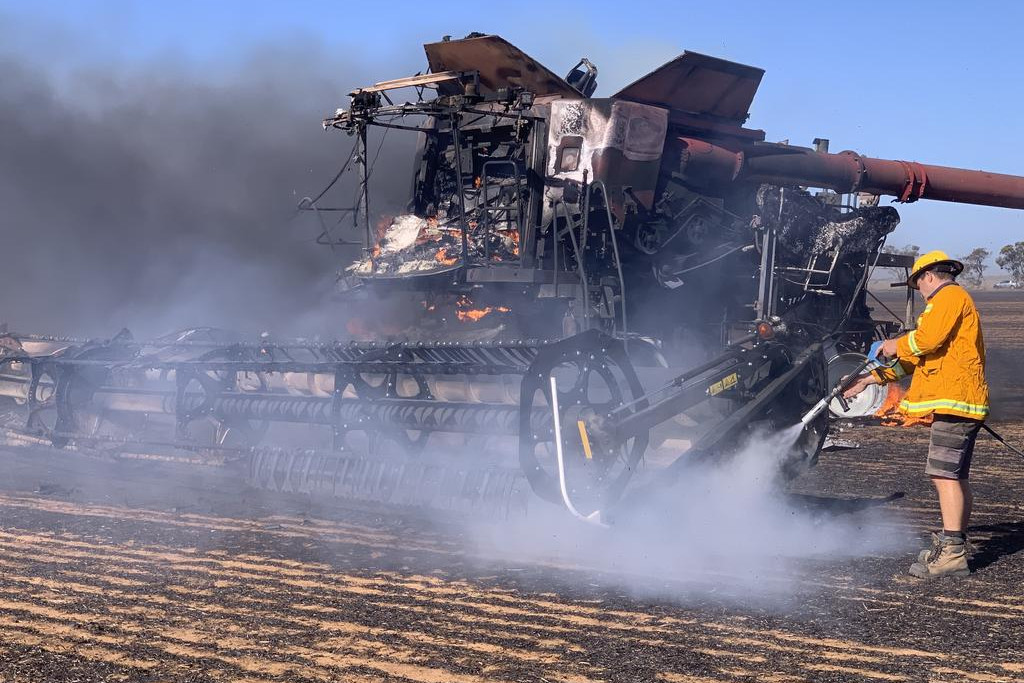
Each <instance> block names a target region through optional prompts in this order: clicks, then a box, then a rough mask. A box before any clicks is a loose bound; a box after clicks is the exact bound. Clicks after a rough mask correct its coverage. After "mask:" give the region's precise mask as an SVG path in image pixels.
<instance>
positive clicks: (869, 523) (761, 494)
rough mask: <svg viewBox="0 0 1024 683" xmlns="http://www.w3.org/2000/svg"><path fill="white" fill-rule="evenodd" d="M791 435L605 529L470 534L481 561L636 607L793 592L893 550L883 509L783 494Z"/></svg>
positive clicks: (897, 542) (541, 525)
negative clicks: (817, 573)
mask: <svg viewBox="0 0 1024 683" xmlns="http://www.w3.org/2000/svg"><path fill="white" fill-rule="evenodd" d="M799 433H800V426H799V425H797V426H795V427H793V428H791V429H788V430H785V431H783V432H780V433H778V434H764V433H758V434H754V435H753V436H752V437H751V438H750V440H749V441H748V442H747V443H746V445H745V446H744V447H743V448H741V449H740V450H739V452H737V453H736V454H735V455H732V456H730V457H727V458H723V459H719V460H712V461H709V462H706V463H703V464H699V465H694V466H693V467H691V468H690V469H689V470H688V471H687V472H685V473H684V474H683V476H682V477H681V478H680V479H679V482H678V483H677V484H676V485H674V486H672V487H671V488H667V489H665V490H664V491H662V492H661V493H660V494H659V495H657V496H655V497H653V498H652V499H649V500H647V501H645V502H644V503H643V504H642V505H640V506H634V507H633V508H632V509H631V510H628V511H622V512H620V514H619V515H618V516H617V519H616V520H615V521H614V523H613V525H612V526H611V527H610V528H607V529H602V528H599V527H596V526H592V525H588V524H585V523H583V522H578V521H576V520H575V519H573V518H571V517H570V516H569V515H568V513H567V512H566V511H565V510H563V509H559V508H556V507H554V506H543V504H538V505H536V506H534V509H532V510H531V514H530V515H529V516H528V518H527V519H525V520H521V521H519V522H516V523H514V524H512V525H500V526H497V527H488V528H484V527H478V530H477V531H478V535H477V536H476V540H477V542H478V543H479V550H480V552H481V553H482V554H483V555H484V556H486V557H489V558H493V559H497V560H499V561H500V562H501V563H503V564H505V563H509V562H512V563H516V564H519V563H522V564H539V565H550V566H557V567H560V568H570V569H576V570H580V571H583V572H585V573H588V574H590V573H592V574H595V575H598V576H599V577H600V578H598V579H597V580H598V581H599V582H600V583H601V584H605V585H607V586H609V587H613V588H620V589H626V590H627V591H629V592H632V593H635V594H638V595H641V596H643V595H654V594H657V596H658V597H659V598H665V597H668V598H672V597H685V596H690V597H692V596H700V595H707V594H711V593H713V594H715V595H716V596H717V597H721V596H730V597H731V598H732V599H736V600H743V601H749V600H751V599H780V598H786V597H789V596H792V595H795V594H796V593H798V592H803V591H804V590H806V589H808V588H809V587H810V586H811V584H812V582H813V577H810V576H808V574H809V573H810V572H811V571H813V569H814V568H815V567H818V566H820V564H821V563H822V562H826V563H828V562H837V561H843V560H849V559H851V558H856V557H866V556H871V555H876V554H878V553H882V552H888V551H893V550H896V549H897V548H899V547H900V546H902V545H903V544H904V543H905V540H904V539H902V538H899V537H895V536H894V535H893V534H891V533H882V532H881V531H880V525H881V524H882V523H883V522H884V521H886V520H887V519H888V518H890V517H892V516H893V515H894V514H895V513H893V512H892V511H891V510H886V509H884V508H879V507H869V508H867V509H862V510H861V511H860V512H856V513H849V514H843V515H840V514H837V513H834V512H828V511H815V510H813V509H809V508H808V506H806V505H801V504H798V503H797V502H796V499H794V498H792V497H790V496H788V495H787V494H786V493H785V491H784V489H783V486H782V483H781V482H780V481H779V478H778V472H779V468H780V463H781V461H782V459H783V458H784V457H785V454H786V453H787V451H788V449H789V448H790V447H791V446H792V444H793V443H794V441H795V440H796V438H797V437H798V436H799ZM805 578H808V579H810V581H805V580H804V579H805Z"/></svg>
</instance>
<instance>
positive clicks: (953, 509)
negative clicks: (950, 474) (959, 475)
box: [931, 477, 974, 532]
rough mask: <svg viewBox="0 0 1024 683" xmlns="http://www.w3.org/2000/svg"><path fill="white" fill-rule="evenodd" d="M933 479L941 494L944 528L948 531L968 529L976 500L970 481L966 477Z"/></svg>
mask: <svg viewBox="0 0 1024 683" xmlns="http://www.w3.org/2000/svg"><path fill="white" fill-rule="evenodd" d="M931 479H932V483H933V484H935V490H936V492H938V494H939V508H940V509H941V510H942V528H943V529H944V530H946V531H960V532H963V531H966V530H967V523H968V522H969V521H970V519H971V505H972V504H973V502H974V497H973V495H972V494H971V485H970V483H969V482H968V481H967V480H966V479H945V478H943V477H932V478H931Z"/></svg>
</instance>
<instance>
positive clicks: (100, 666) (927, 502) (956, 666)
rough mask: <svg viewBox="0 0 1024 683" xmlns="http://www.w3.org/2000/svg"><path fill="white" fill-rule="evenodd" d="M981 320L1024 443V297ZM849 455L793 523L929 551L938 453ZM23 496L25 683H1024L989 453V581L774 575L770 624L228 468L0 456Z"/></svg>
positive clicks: (14, 585) (1022, 535)
mask: <svg viewBox="0 0 1024 683" xmlns="http://www.w3.org/2000/svg"><path fill="white" fill-rule="evenodd" d="M978 299H979V303H980V304H981V307H982V313H983V316H984V318H985V324H986V333H987V336H988V340H989V345H990V348H991V349H992V353H991V354H990V356H991V364H990V368H991V372H990V374H991V375H992V381H993V385H994V395H995V396H996V409H997V413H996V421H995V422H994V424H995V426H996V428H997V429H999V430H1000V431H1002V432H1004V434H1005V435H1006V436H1007V437H1008V438H1011V439H1012V440H1015V441H1017V442H1024V425H1022V423H1021V417H1022V411H1021V406H1020V403H1019V400H1020V399H1019V389H1017V386H1018V385H1019V380H1020V379H1021V377H1022V374H1021V372H1020V370H1019V369H1018V368H1019V365H1018V362H1017V361H1018V355H1017V354H1018V353H1019V352H1021V351H1024V342H1022V341H1021V339H1020V337H1021V334H1020V330H1021V324H1020V321H1021V320H1024V296H1021V295H1020V294H1017V293H1015V292H1011V293H1002V292H999V293H992V294H988V295H984V294H983V295H980V296H978ZM844 436H846V437H848V438H850V439H853V440H855V441H857V442H859V443H860V444H861V448H859V449H856V450H849V451H842V452H835V453H828V454H823V456H822V458H821V462H820V464H819V466H818V467H817V468H816V469H815V470H813V471H811V472H810V473H808V474H806V475H804V476H803V477H801V478H800V479H798V480H797V481H796V482H795V483H794V485H793V487H792V492H791V494H792V496H793V500H794V501H795V502H796V503H797V504H798V505H804V506H807V507H808V508H809V509H811V510H813V511H814V512H815V513H816V514H821V515H843V514H846V513H848V512H849V509H850V508H853V507H858V506H862V505H878V504H879V502H880V501H881V500H882V499H885V498H886V497H889V496H893V495H894V494H900V493H902V494H903V495H902V497H899V498H898V499H896V500H893V501H891V502H888V503H885V504H884V506H882V509H884V510H885V512H886V514H885V515H883V516H880V517H872V518H871V519H872V520H873V521H872V525H871V526H868V527H866V528H865V530H864V532H865V533H870V534H888V535H892V536H893V537H898V538H900V539H906V540H909V541H912V542H914V543H923V542H924V540H925V538H926V536H927V533H928V531H930V530H932V529H934V528H935V525H936V524H937V507H936V504H935V502H934V499H933V494H932V491H931V489H930V484H929V483H928V481H927V480H926V479H925V477H924V476H923V474H922V469H923V459H924V451H925V448H926V444H927V431H926V430H925V429H920V428H918V429H902V428H884V427H875V426H872V427H853V428H850V429H849V430H848V431H846V432H844ZM0 472H2V477H3V478H2V480H0V511H2V517H0V570H2V573H0V680H2V681H119V680H120V681H154V682H156V681H162V682H163V681H166V682H171V681H174V682H184V681H225V680H239V681H240V680H247V681H335V680H339V681H364V680H366V681H378V680H384V681H420V682H423V683H442V682H447V681H461V682H463V683H469V682H479V681H566V682H573V683H581V682H583V681H588V680H593V681H599V680H600V681H652V680H660V681H669V682H672V681H676V682H688V683H703V682H708V681H723V682H725V681H777V682H780V683H782V682H790V681H793V682H796V681H864V680H882V681H950V682H952V681H1013V680H1024V646H1022V645H1021V643H1022V641H1024V592H1022V591H1021V586H1022V585H1024V553H1022V552H1021V550H1022V549H1024V498H1022V497H1021V490H1022V488H1024V487H1022V484H1024V460H1021V459H1020V458H1018V457H1017V456H1015V455H1012V454H1010V453H1008V452H1006V451H1004V450H1002V449H1001V448H999V447H998V445H997V444H995V443H994V442H993V441H991V440H989V439H984V438H983V439H982V440H980V441H979V444H978V449H977V456H976V463H975V468H974V475H973V479H974V483H975V487H976V491H977V499H978V503H977V509H976V514H975V519H974V524H973V527H972V529H971V530H970V531H971V537H972V540H973V542H974V543H975V545H976V551H975V554H974V558H973V567H974V573H973V574H972V576H971V577H969V578H967V579H963V580H959V581H953V580H949V581H941V582H933V583H922V582H918V581H916V580H914V579H912V578H910V577H908V576H907V575H906V568H907V565H908V563H909V561H910V559H911V558H909V557H908V555H907V552H905V551H904V550H893V551H891V552H884V553H879V554H877V555H869V556H866V557H858V558H857V559H853V560H828V561H826V560H805V561H802V562H801V563H800V564H799V565H798V566H796V567H792V566H790V565H780V567H779V570H778V571H777V572H773V571H772V570H771V569H770V568H769V569H768V570H766V571H765V572H764V576H763V577H761V578H760V579H759V580H761V581H763V583H764V585H765V586H770V585H772V584H781V585H785V586H786V591H785V593H784V594H782V595H781V596H776V597H774V598H772V599H769V600H765V599H757V600H754V599H753V598H748V597H747V595H746V592H747V591H749V592H750V593H751V595H753V594H756V593H758V591H750V589H749V586H732V585H730V583H729V582H728V581H726V580H725V579H724V578H723V577H717V576H714V575H711V576H706V577H702V578H700V577H697V578H695V577H693V576H685V577H683V576H681V577H675V578H673V577H669V578H666V577H664V576H659V577H637V576H634V577H629V580H628V581H626V580H624V578H623V577H621V576H615V575H612V574H609V573H607V572H601V571H597V570H595V568H594V567H590V566H587V565H586V563H585V562H578V563H571V562H566V561H564V560H560V561H557V562H556V561H547V560H545V559H544V557H540V556H538V557H535V558H532V559H530V560H526V559H521V560H517V559H516V558H515V557H512V558H509V557H504V558H502V559H500V560H499V559H496V558H495V557H493V556H487V555H483V554H481V553H480V552H479V548H478V546H477V544H476V543H475V542H474V540H473V538H472V536H471V535H470V534H469V532H468V530H467V526H466V524H465V522H464V521H463V520H459V519H458V518H444V519H434V520H426V519H423V518H421V517H419V516H417V515H413V514H410V513H408V512H403V511H396V510H379V509H373V508H367V507H354V506H350V507H345V508H342V507H338V506H336V505H332V506H328V505H324V504H320V503H316V504H314V503H311V502H310V501H308V500H304V499H302V498H283V497H278V496H270V495H269V494H264V493H261V492H258V491H252V490H249V489H247V488H246V487H245V486H244V485H242V484H241V483H240V481H239V478H238V477H237V476H235V475H234V473H232V472H230V471H228V470H224V469H214V468H209V469H196V468H188V467H184V466H180V465H174V466H170V465H162V464H156V463H143V462H128V463H125V462H106V461H102V460H97V459H91V458H86V457H84V456H81V455H75V454H67V453H60V452H54V451H48V450H41V449H37V450H3V451H0ZM494 528H495V529H496V532H495V533H496V534H498V535H499V537H500V533H501V527H500V526H496V527H494ZM897 546H899V544H897ZM695 551H696V552H699V548H698V549H695ZM726 573H727V572H726ZM697 584H699V589H695V588H694V586H695V585H697ZM625 586H628V589H627V588H625ZM716 588H717V589H716Z"/></svg>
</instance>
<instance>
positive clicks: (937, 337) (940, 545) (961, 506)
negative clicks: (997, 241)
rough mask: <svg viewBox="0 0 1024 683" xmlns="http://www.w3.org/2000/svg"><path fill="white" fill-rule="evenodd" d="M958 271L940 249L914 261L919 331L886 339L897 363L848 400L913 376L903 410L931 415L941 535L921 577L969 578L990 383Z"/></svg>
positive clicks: (862, 381)
mask: <svg viewBox="0 0 1024 683" xmlns="http://www.w3.org/2000/svg"><path fill="white" fill-rule="evenodd" d="M963 269H964V266H963V264H962V263H960V262H959V261H955V260H953V259H951V258H949V257H948V256H947V255H946V254H945V253H944V252H941V251H931V252H928V253H927V254H924V255H923V256H921V257H920V258H918V259H917V260H916V261H915V262H914V267H913V270H912V271H911V274H910V278H908V280H907V283H906V284H907V286H908V287H912V288H914V289H917V290H919V291H920V292H921V295H922V296H923V297H924V299H925V301H926V302H927V303H926V305H925V308H924V311H923V312H922V313H921V315H920V316H919V317H918V319H917V328H916V329H914V330H912V331H911V332H909V333H907V334H905V335H903V336H901V337H899V338H897V339H889V340H886V341H885V342H884V343H883V344H882V348H881V354H880V355H882V356H884V357H886V358H894V359H896V362H895V363H893V364H892V366H891V367H880V368H877V369H875V370H872V371H871V372H870V373H868V374H865V375H861V376H860V377H859V378H857V380H856V382H855V383H854V384H853V385H852V386H851V387H850V388H849V389H848V390H847V391H846V394H845V395H846V396H847V397H853V396H856V395H857V394H859V393H860V392H861V391H863V390H864V389H865V388H866V387H867V386H868V385H871V384H885V383H886V382H893V381H897V380H899V379H900V378H902V377H905V376H906V375H912V377H911V381H910V389H909V390H908V391H907V394H906V396H905V397H904V399H903V400H902V401H901V402H900V410H901V411H902V412H904V413H905V414H907V415H913V416H923V415H932V416H933V421H932V426H931V439H930V443H929V446H928V464H927V466H926V467H925V473H926V474H928V476H929V477H931V480H932V483H933V484H934V485H935V490H936V492H937V493H938V497H939V508H940V509H941V511H942V532H941V533H938V534H932V547H931V549H929V550H924V551H922V552H921V553H920V555H919V556H918V558H917V559H918V561H917V562H915V563H914V564H913V565H911V567H910V573H911V574H912V575H913V576H916V577H918V578H922V579H931V578H938V577H941V576H966V575H967V574H969V573H970V570H969V568H968V566H967V551H966V540H967V539H966V536H965V532H966V531H967V525H968V522H969V521H970V518H971V506H972V503H973V497H972V495H971V485H970V483H969V481H968V476H969V475H970V468H971V457H972V455H973V453H974V441H975V439H976V438H977V436H978V431H979V430H980V429H981V424H982V422H983V421H984V420H985V418H986V416H988V385H987V384H986V382H985V342H984V340H983V338H982V333H981V320H980V318H979V317H978V310H977V308H975V306H974V301H973V300H972V299H971V296H970V295H969V294H968V293H967V292H966V291H964V289H963V288H962V287H960V286H959V285H958V284H957V283H956V276H957V275H959V274H960V273H961V272H962V271H963Z"/></svg>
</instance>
